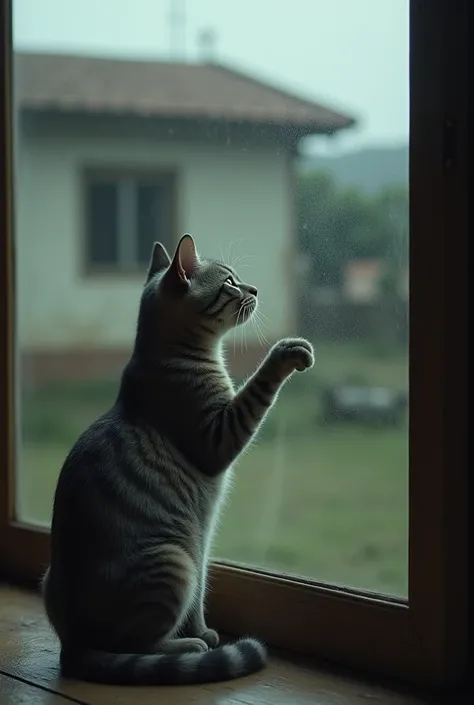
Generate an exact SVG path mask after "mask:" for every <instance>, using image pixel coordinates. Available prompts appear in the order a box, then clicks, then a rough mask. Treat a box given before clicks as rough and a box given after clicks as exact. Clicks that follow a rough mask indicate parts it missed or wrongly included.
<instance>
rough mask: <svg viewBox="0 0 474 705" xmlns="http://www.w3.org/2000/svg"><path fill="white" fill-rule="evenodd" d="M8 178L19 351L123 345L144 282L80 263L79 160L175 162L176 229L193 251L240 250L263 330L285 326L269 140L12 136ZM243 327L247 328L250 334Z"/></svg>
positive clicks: (276, 182) (283, 255)
mask: <svg viewBox="0 0 474 705" xmlns="http://www.w3.org/2000/svg"><path fill="white" fill-rule="evenodd" d="M17 154H18V159H17V164H16V169H17V184H16V254H17V300H18V314H19V316H18V335H19V341H20V345H21V347H22V348H23V349H35V350H45V351H46V350H51V349H55V350H58V349H70V348H80V349H84V348H90V347H94V348H109V347H123V346H129V345H130V342H131V339H132V336H133V331H134V325H135V321H136V313H137V303H138V297H139V295H140V289H141V286H142V279H141V278H137V277H135V278H134V277H127V276H113V275H112V276H109V277H105V276H101V277H96V278H94V277H85V276H84V275H83V273H82V272H81V247H82V243H83V233H82V222H83V214H82V201H81V171H82V169H83V168H84V167H85V166H91V167H93V166H105V167H114V166H117V167H126V166H128V165H129V166H130V167H133V168H137V167H140V166H143V167H146V168H150V167H153V168H157V169H159V168H161V167H164V168H169V167H173V168H177V169H178V172H179V188H178V207H179V231H180V232H181V233H183V232H191V233H192V234H193V235H194V236H195V238H196V241H197V244H198V248H199V249H200V251H201V252H202V254H203V255H208V256H211V257H220V256H221V254H224V256H225V257H230V258H231V259H232V257H234V256H235V257H237V256H241V255H242V256H243V255H245V256H247V255H248V257H246V258H245V259H243V260H242V264H243V265H244V266H243V267H242V269H241V273H242V276H244V278H247V279H248V281H251V282H252V283H254V284H255V285H256V286H257V287H258V290H259V295H260V299H261V309H262V311H263V313H264V314H265V316H266V318H267V319H268V320H266V322H265V332H266V335H267V337H268V338H275V337H277V336H279V335H282V334H288V333H289V332H291V324H292V320H293V295H292V294H293V292H292V287H291V277H290V276H289V274H288V267H289V266H290V265H291V262H290V260H291V257H290V253H291V251H292V241H293V233H292V232H291V208H290V202H291V194H290V192H289V179H288V167H287V164H288V157H287V155H286V153H285V152H284V151H283V152H281V153H278V151H277V149H276V148H275V147H271V146H260V147H259V146H253V147H252V148H251V149H248V150H246V151H244V149H242V148H241V147H235V146H232V145H228V146H227V147H223V146H217V145H214V146H213V145H206V144H205V143H196V142H194V143H193V142H187V143H177V142H170V143H166V142H165V141H157V140H156V139H152V138H150V137H149V136H145V137H142V138H140V137H139V136H134V137H128V138H126V139H124V138H123V137H114V136H111V137H109V138H107V137H104V136H103V135H101V136H100V137H98V136H94V135H89V136H86V135H83V136H81V137H77V136H76V137H71V136H68V135H65V134H60V133H59V134H56V135H54V134H51V135H49V134H48V135H46V134H40V135H38V134H28V133H26V134H20V138H19V146H18V152H17ZM252 336H253V333H252V332H251V331H250V329H249V331H248V337H249V339H250V338H251V337H252Z"/></svg>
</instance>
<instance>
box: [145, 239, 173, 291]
mask: <svg viewBox="0 0 474 705" xmlns="http://www.w3.org/2000/svg"><path fill="white" fill-rule="evenodd" d="M170 264H171V258H170V256H169V254H168V253H167V251H166V248H165V247H164V245H162V244H161V242H155V244H154V245H153V251H152V253H151V259H150V266H149V267H148V274H147V277H146V281H147V283H148V282H149V281H150V279H151V278H152V277H154V276H155V274H158V272H161V271H162V270H163V269H167V268H168V267H169V266H170Z"/></svg>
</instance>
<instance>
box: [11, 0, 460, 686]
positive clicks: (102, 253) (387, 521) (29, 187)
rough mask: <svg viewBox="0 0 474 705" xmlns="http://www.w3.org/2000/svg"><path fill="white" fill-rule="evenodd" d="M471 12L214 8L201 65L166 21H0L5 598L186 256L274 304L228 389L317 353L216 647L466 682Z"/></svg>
mask: <svg viewBox="0 0 474 705" xmlns="http://www.w3.org/2000/svg"><path fill="white" fill-rule="evenodd" d="M242 1H243V0H242ZM464 4H466V5H467V3H461V2H459V3H452V2H450V0H437V2H433V3H429V2H428V3H427V2H423V1H422V0H411V2H408V0H384V2H383V3H382V2H380V1H377V0H357V2H356V0H333V2H332V3H314V2H313V1H312V0H294V2H293V3H291V4H283V5H281V6H278V8H276V6H275V3H272V2H270V0H268V2H267V1H266V0H265V1H264V0H261V2H257V3H255V2H252V3H251V4H248V12H246V11H245V7H247V6H246V5H245V4H244V6H242V5H241V4H240V3H239V4H237V3H221V5H222V7H221V5H219V8H220V9H219V11H218V10H217V9H216V10H215V13H211V15H205V14H204V10H202V13H203V14H202V15H199V23H201V24H202V23H205V24H208V23H209V21H210V19H211V20H212V22H211V23H215V25H216V28H215V32H214V35H213V33H212V31H211V32H207V33H206V37H207V39H206V52H205V56H201V54H200V49H199V41H196V46H195V45H194V44H193V45H192V46H191V45H189V46H188V47H187V51H185V52H184V54H183V50H182V43H181V42H180V41H176V43H175V44H173V47H172V51H171V49H169V48H168V47H167V45H166V42H165V40H164V39H163V41H162V46H160V51H161V50H162V52H163V54H166V57H165V58H166V59H169V58H171V56H170V55H171V53H172V54H173V59H174V60H173V61H169V60H158V59H157V58H156V57H157V54H158V47H157V35H156V27H157V26H163V27H164V26H166V24H165V23H166V12H165V10H164V9H163V6H162V5H163V4H162V3H145V2H143V3H142V5H143V8H145V7H146V8H148V9H147V10H146V11H144V10H143V8H141V5H140V4H139V3H137V0H134V2H133V3H132V2H131V1H130V2H129V3H126V2H124V3H122V5H123V8H121V12H120V13H115V14H114V13H112V14H111V13H110V12H109V13H107V12H106V10H103V8H102V3H101V0H82V2H81V3H71V9H70V13H71V14H70V15H69V16H68V18H67V21H65V18H64V8H63V5H64V0H35V2H25V1H24V0H23V1H22V0H13V1H12V2H9V1H6V0H4V1H3V2H2V3H1V11H2V12H3V19H4V20H5V21H4V22H3V24H1V27H2V28H3V31H4V33H3V34H2V36H1V43H2V44H1V51H2V65H1V70H2V74H3V76H2V77H3V79H4V80H3V81H2V83H1V91H2V93H1V99H2V105H1V106H0V108H1V109H0V120H1V121H2V122H1V130H0V137H1V139H2V144H1V145H0V159H1V160H2V162H1V167H2V171H1V174H0V176H1V184H0V187H1V188H0V195H1V198H2V202H1V203H0V219H1V233H0V234H1V240H0V572H1V573H2V574H5V575H8V576H9V577H10V578H14V579H22V580H30V581H31V580H36V579H37V577H38V576H39V574H40V573H41V572H42V571H43V570H44V566H45V564H47V562H48V555H49V527H50V522H51V510H52V501H53V495H54V490H55V485H56V481H57V477H58V474H59V471H60V468H61V465H62V463H63V461H64V458H65V456H66V454H67V452H68V451H69V449H70V447H71V446H72V444H73V443H74V442H75V440H76V439H77V437H78V436H79V434H80V433H81V432H82V431H83V430H84V428H85V427H86V426H87V425H89V424H90V423H91V422H92V421H93V420H94V419H95V418H97V417H98V416H99V415H100V414H101V413H103V412H104V411H105V410H106V409H107V408H108V407H109V406H110V405H111V404H112V403H113V401H114V399H115V398H116V394H117V387H118V384H119V380H120V374H121V371H122V369H123V366H124V364H125V363H126V361H127V360H128V358H129V355H130V350H131V345H132V344H133V333H134V326H135V323H136V315H137V307H138V301H139V297H140V294H141V291H142V281H144V278H145V274H146V269H147V265H148V260H149V257H150V250H151V244H152V242H154V241H155V240H160V241H162V242H163V243H164V244H165V245H166V247H167V249H168V250H169V252H170V254H171V253H172V252H173V250H174V245H175V243H176V240H177V239H178V237H179V236H180V235H181V234H182V233H184V232H186V231H188V232H191V233H192V234H193V235H194V236H195V238H196V243H197V246H198V249H199V251H200V253H201V254H202V255H203V256H205V257H206V256H207V257H210V258H216V259H220V260H224V261H225V262H227V263H229V264H234V265H235V266H236V268H237V269H238V270H239V271H240V273H241V275H242V277H243V278H244V279H246V280H247V281H248V282H249V283H251V284H254V285H255V286H256V287H257V288H258V296H259V300H260V305H259V311H260V313H259V314H258V315H257V317H256V318H255V320H254V327H252V326H251V325H246V326H244V327H242V328H240V329H239V331H238V333H237V334H235V335H231V336H230V337H229V339H228V342H227V346H226V357H227V361H228V365H229V368H230V371H231V373H232V375H233V377H234V379H235V380H236V383H237V384H240V383H241V382H242V381H243V380H245V379H246V378H247V377H248V375H249V373H250V372H251V371H252V370H253V369H254V368H255V366H256V365H257V364H258V363H259V361H260V360H261V358H262V357H263V356H264V355H265V353H266V351H267V350H268V347H269V346H270V345H271V344H273V343H274V342H275V341H276V340H278V339H280V338H282V337H286V336H290V335H291V336H292V335H303V336H305V337H307V338H308V339H310V340H311V341H312V342H313V344H314V347H315V351H316V364H315V366H314V369H312V370H311V371H308V372H307V373H305V374H304V375H302V374H301V375H296V374H295V376H294V377H293V378H292V379H291V380H290V381H289V382H288V384H287V386H286V387H285V389H284V390H283V392H282V393H281V395H280V398H279V399H278V402H277V404H276V406H275V408H274V410H273V411H272V413H271V415H270V417H269V419H268V422H267V423H266V425H265V427H264V429H263V431H262V434H261V436H260V438H259V441H258V442H257V443H255V444H254V445H252V447H250V449H249V452H248V453H246V454H245V455H244V456H243V457H242V459H241V461H240V462H239V463H238V465H237V467H236V471H235V482H234V487H233V489H232V491H231V495H230V497H229V501H228V502H227V506H226V507H225V509H224V511H223V513H222V518H221V522H220V528H219V531H218V534H217V538H216V541H215V544H214V547H213V559H214V561H213V565H212V569H211V572H210V587H209V599H208V610H209V622H210V623H211V624H212V626H216V627H218V628H219V629H220V630H222V631H223V632H227V633H231V634H243V633H255V634H257V635H259V636H260V637H261V638H262V639H264V640H266V641H268V643H269V644H271V645H273V646H276V647H282V648H286V649H290V650H292V651H296V652H299V653H301V654H307V655H311V656H314V655H318V656H322V657H325V658H329V659H333V660H336V661H338V662H342V663H344V664H347V665H351V666H355V667H358V668H364V669H368V670H370V671H372V672H376V673H378V674H381V675H388V676H397V677H402V678H405V679H407V680H410V681H412V682H416V683H419V684H423V685H436V686H439V685H443V684H447V683H453V682H455V681H457V680H459V679H460V678H461V676H462V674H463V673H464V671H465V667H466V659H467V648H466V638H467V635H466V625H467V618H466V614H467V595H468V592H467V580H466V574H467V532H466V524H467V462H466V458H465V455H464V452H465V451H464V449H465V445H466V444H465V439H466V436H467V426H466V419H465V415H464V408H465V402H466V398H465V396H463V395H466V394H467V391H466V387H467V385H466V384H465V379H466V369H467V353H466V350H467V346H466V330H467V326H466V318H467V315H466V312H467V306H466V300H467V295H466V290H467V274H466V267H465V264H466V261H467V257H466V253H467V187H466V183H467V166H466V164H467V157H466V154H467V148H466V144H467V137H466V135H467V121H466V85H467V78H466V60H465V51H466V43H465V37H464V33H463V28H464V27H465V26H466V19H465V17H464V16H463V14H462V12H463V10H462V7H463V6H464ZM197 5H198V4H196V7H195V12H196V17H197V16H198V13H199V12H201V10H199V9H198V7H197ZM104 7H106V4H105V3H104ZM140 8H141V9H140ZM216 8H217V5H216ZM242 10H244V11H242ZM68 11H69V10H68ZM193 12H194V10H193ZM191 14H192V13H191V11H190V18H188V19H189V23H190V25H189V26H190V27H191V24H192V22H194V19H193V20H191ZM12 16H13V29H12V31H10V29H9V28H10V26H11V23H10V20H11V17H12ZM92 16H93V17H94V27H95V35H94V42H98V44H94V45H92V44H91V41H92V40H90V36H91V35H90V18H91V17H92ZM270 16H271V20H269V17H270ZM249 17H251V18H252V20H251V21H250V20H249ZM184 19H186V18H184ZM195 19H196V18H195ZM178 24H179V23H178ZM193 26H194V25H193ZM315 27H317V28H318V31H317V41H315ZM262 28H265V46H266V49H265V52H262V50H261V48H262V43H261V39H262ZM135 29H137V31H136V33H135ZM194 29H196V27H194ZM176 32H178V34H179V27H178V28H177V27H176V26H174V28H170V37H175V38H176V36H177V35H176ZM189 36H191V31H190V33H189ZM212 36H214V37H215V38H216V41H214V42H213V41H212ZM217 39H219V41H217ZM188 40H189V41H190V39H189V37H188ZM160 41H161V40H160ZM38 47H41V51H40V50H39V48H38ZM68 47H69V49H68ZM131 47H132V48H131ZM180 47H181V48H180ZM79 49H80V51H79ZM99 49H100V51H99ZM59 52H61V54H60V55H59ZM167 52H168V53H167ZM180 52H181V53H180ZM105 54H107V58H105ZM101 57H102V58H101ZM220 63H222V64H224V65H225V66H226V67H227V68H226V69H223V68H222V67H220V66H219V64H220ZM242 66H244V67H246V68H245V69H243V68H242ZM10 118H11V119H10ZM77 164H85V165H91V168H90V169H87V170H86V172H85V174H84V183H83V184H81V188H77V171H76V170H77ZM169 164H173V165H176V175H178V174H179V180H180V184H181V183H183V184H184V185H185V188H183V189H182V191H181V189H180V193H179V198H176V199H175V198H174V192H175V186H174V185H175V180H176V178H177V176H176V177H175V175H174V174H173V175H172V174H170V173H169V170H168V166H167V165H169ZM114 165H120V166H119V167H116V166H114ZM92 167H93V168H92ZM82 185H83V186H84V188H83V189H82ZM81 189H82V190H81ZM84 270H85V271H87V272H90V273H96V272H104V273H107V272H129V271H131V272H133V273H134V274H136V273H137V272H140V273H141V274H142V277H143V280H142V279H140V278H139V277H137V276H133V277H123V278H121V277H97V278H95V277H92V276H91V277H85V278H81V277H78V276H77V272H78V271H84ZM448 617H449V619H448Z"/></svg>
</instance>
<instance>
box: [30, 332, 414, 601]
mask: <svg viewBox="0 0 474 705" xmlns="http://www.w3.org/2000/svg"><path fill="white" fill-rule="evenodd" d="M316 361H317V362H316V366H315V368H314V372H313V371H311V372H310V373H308V374H306V375H299V376H295V378H294V379H293V380H292V381H291V382H290V384H289V385H288V386H287V388H286V389H285V390H284V391H283V393H282V394H281V397H280V399H279V402H278V405H277V407H276V408H275V409H274V411H273V413H272V415H271V417H270V418H269V420H268V423H267V424H266V425H265V428H264V430H263V432H262V434H261V437H260V439H259V441H258V442H257V443H255V444H254V445H253V446H252V447H251V448H250V450H249V451H248V452H247V453H246V454H245V455H244V456H243V457H242V458H241V460H240V462H239V464H238V466H237V468H236V472H235V476H234V482H233V488H232V490H231V493H230V497H229V501H228V502H227V504H226V507H225V508H224V511H223V515H222V520H221V525H220V530H219V533H218V537H217V540H216V544H215V550H214V553H215V555H216V556H217V557H222V558H225V559H228V560H235V561H239V562H242V563H247V564H252V565H257V566H260V567H265V568H269V569H272V570H277V571H279V572H288V573H294V574H300V575H305V576H308V577H311V578H314V579H317V580H322V581H327V582H331V583H339V584H344V585H349V586H351V587H357V588H362V589H368V590H377V591H381V592H386V593H390V594H394V595H406V590H407V534H408V530H407V514H408V500H407V492H408V489H407V485H408V472H407V468H408V436H407V429H406V428H396V429H388V430H387V429H370V428H357V427H354V426H339V427H321V426H319V424H318V392H319V389H320V386H321V384H322V383H323V382H324V383H326V382H328V381H330V380H334V381H335V380H340V379H342V378H344V377H346V376H348V375H352V376H354V375H357V377H359V378H361V379H364V380H366V381H368V382H372V383H374V384H388V385H390V386H392V387H395V388H399V389H402V388H406V357H405V358H404V357H403V356H402V355H393V356H390V357H388V356H385V357H383V358H380V357H377V356H375V355H371V354H370V351H369V352H368V351H367V350H366V349H364V348H361V346H354V345H352V346H351V345H344V346H342V345H339V346H331V345H325V346H317V349H316ZM323 371H324V376H322V372H323ZM115 390H116V382H115V383H111V382H108V381H104V382H103V383H102V382H101V383H100V384H97V383H96V384H90V385H84V384H81V385H74V384H72V383H71V384H69V385H67V386H64V385H61V386H58V385H56V386H49V387H48V388H47V389H44V390H39V391H37V392H35V393H34V394H33V395H31V394H29V395H28V396H24V400H23V402H24V404H23V439H24V440H23V443H22V450H21V457H20V467H21V472H20V473H19V476H18V483H19V488H18V489H19V492H17V496H18V497H19V500H20V506H19V514H20V516H21V517H22V518H23V519H26V520H29V521H33V522H41V523H45V522H46V523H47V522H49V519H50V515H51V505H52V497H53V493H54V487H55V483H56V479H57V475H58V472H59V470H60V467H61V465H62V462H63V460H64V457H65V455H66V453H67V451H68V450H69V447H70V446H71V444H72V443H73V442H74V440H75V438H76V437H77V435H78V433H79V432H80V431H82V430H83V428H84V427H85V426H86V425H87V424H88V423H89V422H90V421H91V420H92V419H93V418H94V417H95V416H97V415H98V414H99V413H100V412H101V411H103V410H104V409H105V408H107V406H108V405H109V404H110V403H111V401H112V400H113V397H114V394H115Z"/></svg>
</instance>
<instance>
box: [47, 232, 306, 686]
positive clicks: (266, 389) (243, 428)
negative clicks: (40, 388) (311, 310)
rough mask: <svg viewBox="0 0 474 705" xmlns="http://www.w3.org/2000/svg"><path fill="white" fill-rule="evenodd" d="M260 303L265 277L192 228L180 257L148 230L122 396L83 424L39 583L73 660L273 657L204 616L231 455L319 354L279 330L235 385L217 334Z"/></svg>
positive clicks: (130, 670) (142, 670)
mask: <svg viewBox="0 0 474 705" xmlns="http://www.w3.org/2000/svg"><path fill="white" fill-rule="evenodd" d="M256 305H257V291H256V289H255V288H254V287H251V286H249V285H246V284H245V283H244V282H242V281H240V280H239V278H238V276H237V274H236V273H235V272H234V271H233V270H232V269H230V268H229V267H227V266H226V265H223V264H221V263H218V262H213V261H208V260H201V259H199V257H198V255H197V253H196V251H195V247H194V243H193V240H192V238H191V237H190V236H184V237H183V238H182V239H181V241H180V243H179V245H178V248H177V250H176V253H175V255H174V258H173V260H172V261H171V260H170V258H169V256H168V255H167V253H166V251H165V250H164V248H163V247H162V246H161V245H159V244H156V245H155V248H154V251H153V256H152V260H151V264H150V270H149V272H148V277H147V281H146V284H145V287H144V290H143V295H142V299H141V303H140V309H139V317H138V324H137V334H136V340H135V346H134V351H133V354H132V356H131V359H130V361H129V363H128V364H127V365H126V367H125V369H124V372H123V375H122V380H121V385H120V389H119V393H118V396H117V399H116V402H115V404H114V405H113V407H112V408H111V409H110V410H109V411H107V413H105V414H104V415H103V416H102V417H101V418H99V419H98V420H97V421H95V422H94V423H93V424H92V425H91V426H90V427H89V428H88V429H87V430H86V431H85V432H84V433H83V434H82V436H81V437H80V438H79V439H78V440H77V442H76V443H75V445H74V446H73V448H72V449H71V451H70V453H69V455H68V457H67V458H66V460H65V462H64V465H63V468H62V470H61V473H60V477H59V480H58V485H57V488H56V494H55V499H54V510H53V521H52V530H51V536H52V552H51V565H50V567H49V568H48V570H47V572H46V575H45V577H44V580H43V596H44V601H45V607H46V611H47V614H48V617H49V619H50V622H51V624H52V626H53V627H54V629H55V630H56V633H57V634H58V637H59V639H60V641H61V667H62V672H63V674H64V675H65V676H69V677H75V678H79V679H83V680H92V681H97V682H102V683H123V684H175V683H202V682H211V681H218V680H226V679H231V678H236V677H239V676H243V675H246V674H249V673H252V672H254V671H256V670H258V669H260V668H262V667H263V666H264V664H265V662H266V650H265V647H264V646H263V645H262V644H261V643H260V642H259V641H257V640H256V639H252V638H247V639H241V640H240V641H237V642H235V643H234V644H226V645H221V646H218V644H219V637H218V635H217V633H216V632H215V631H214V630H212V629H209V628H208V627H207V625H206V622H205V618H204V599H205V588H206V576H207V564H208V558H209V552H210V544H211V540H212V535H213V532H214V528H215V525H216V522H217V516H218V512H219V508H220V506H221V504H222V499H223V496H224V494H225V490H226V484H227V480H228V477H229V473H230V469H231V467H232V464H233V462H234V461H235V460H236V458H237V457H238V456H239V454H240V453H241V451H242V449H243V448H244V447H245V446H246V445H247V444H248V443H249V441H250V440H251V439H252V438H253V437H254V435H255V433H256V431H257V429H258V427H259V426H260V424H261V422H262V420H263V419H264V417H265V415H266V413H267V411H268V410H269V408H270V407H271V406H272V404H273V402H274V400H275V398H276V396H277V393H278V390H279V389H280V387H281V385H282V384H283V383H284V381H285V380H286V379H287V378H288V377H289V376H290V375H291V373H292V372H293V371H295V370H301V371H302V370H304V369H306V368H308V367H310V366H311V365H312V364H313V353H312V349H311V346H310V344H309V343H308V342H306V341H305V340H303V339H300V338H295V339H286V340H282V341H280V342H279V343H277V344H276V345H275V346H274V347H273V348H272V349H271V350H270V352H269V354H268V355H267V357H266V358H265V359H264V361H263V362H262V364H261V365H260V367H259V368H258V369H257V370H256V372H255V373H254V375H253V376H252V377H251V378H250V379H249V380H248V381H247V382H246V384H245V385H244V386H243V387H242V388H241V389H239V390H238V391H237V392H236V391H235V390H234V388H233V385H232V382H231V380H230V378H229V376H228V374H227V371H226V368H225V365H224V362H223V359H222V354H221V348H220V346H221V341H222V338H223V336H224V334H225V333H226V332H227V331H228V330H230V329H231V328H233V327H234V326H236V325H239V324H240V323H242V322H244V321H246V320H248V318H250V316H251V314H252V312H253V311H254V309H255V307H256ZM112 313H115V312H112ZM117 313H118V315H120V312H117Z"/></svg>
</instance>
